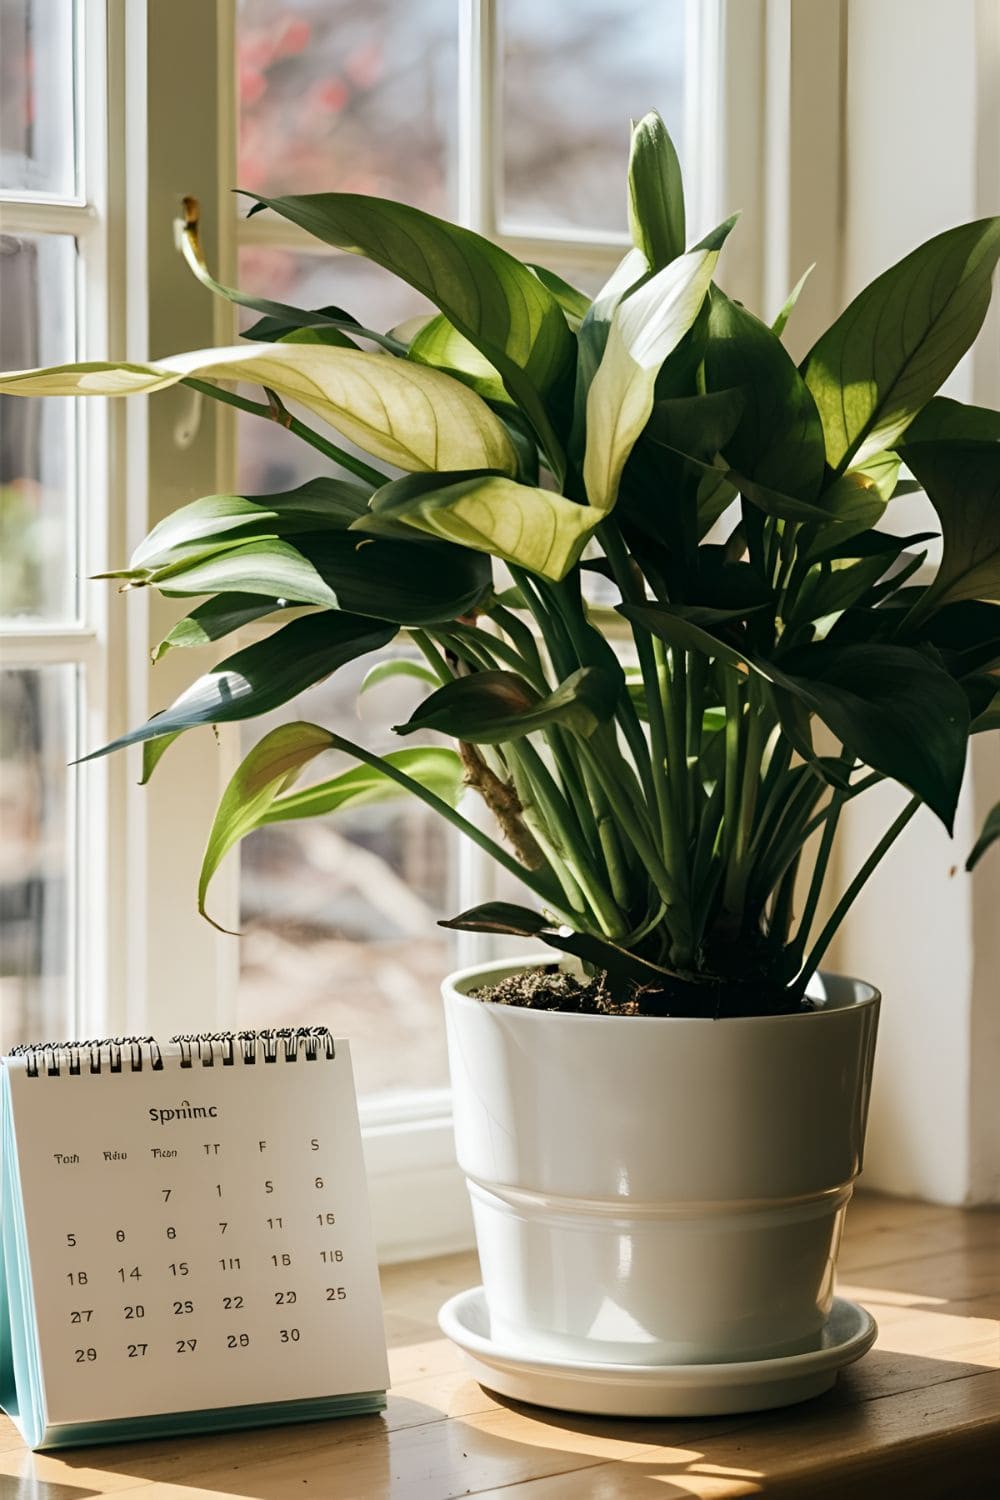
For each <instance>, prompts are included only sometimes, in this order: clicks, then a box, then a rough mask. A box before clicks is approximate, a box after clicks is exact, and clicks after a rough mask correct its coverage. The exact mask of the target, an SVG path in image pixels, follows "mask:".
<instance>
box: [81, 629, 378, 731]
mask: <svg viewBox="0 0 1000 1500" xmlns="http://www.w3.org/2000/svg"><path fill="white" fill-rule="evenodd" d="M395 634H396V629H395V626H393V625H387V624H385V623H383V622H382V621H380V620H372V619H366V618H364V617H362V616H359V615H349V614H342V613H340V612H339V611H336V610H324V611H323V612H322V613H321V614H315V615H307V616H305V617H304V618H302V619H300V620H292V621H291V623H290V624H288V625H285V626H283V627H282V629H281V630H276V631H275V633H274V634H273V635H271V636H268V637H267V639H266V640H263V641H256V642H254V644H253V645H252V646H247V647H245V648H244V649H243V650H242V651H237V652H236V654H235V656H230V657H227V658H226V660H225V661H223V662H220V663H219V665H218V666H217V667H215V668H213V670H212V671H211V672H207V673H206V674H205V675H204V677H199V678H198V680H197V682H194V683H192V684H191V686H190V687H189V688H187V689H186V690H185V691H184V692H183V693H182V694H181V695H180V697H179V698H178V699H177V700H176V701H175V702H174V703H172V704H171V706H170V707H169V708H168V709H166V710H164V712H163V713H159V714H156V715H155V716H154V717H153V718H151V719H149V720H148V721H147V722H146V723H145V724H140V725H139V726H138V728H136V729H132V730H130V731H129V732H128V734H123V735H121V736H119V738H118V739H116V740H112V741H111V743H110V744H108V745H103V746H102V747H101V748H100V749H99V750H92V751H91V753H90V754H89V755H85V756H83V757H82V758H83V759H84V760H95V759H96V758H97V757H98V756H101V755H108V754H110V752H111V751H112V750H121V749H123V748H124V747H125V746H126V745H136V744H141V743H142V742H143V741H145V740H154V739H159V738H160V737H161V736H162V735H165V734H173V733H174V732H175V731H179V730H184V729H192V728H194V727H195V726H196V725H198V724H228V723H232V722H233V721H235V720H239V719H253V718H256V717H258V716H259V715H260V714H266V713H270V712H271V710H272V709H274V708H280V706H281V705H282V704H283V703H287V702H288V700H289V699H290V698H294V697H295V696H296V694H297V693H301V692H304V691H305V689H306V688H307V687H312V685H313V683H314V682H319V681H321V679H322V678H324V677H328V676H329V675H330V673H331V672H335V671H336V670H337V668H338V667H341V666H343V665H344V663H345V662H348V661H353V660H354V658H355V657H357V656H364V655H365V654H366V653H367V652H369V651H379V650H381V649H382V648H383V647H384V646H387V645H388V644H389V642H390V641H391V640H392V638H393V636H394V635H395Z"/></svg>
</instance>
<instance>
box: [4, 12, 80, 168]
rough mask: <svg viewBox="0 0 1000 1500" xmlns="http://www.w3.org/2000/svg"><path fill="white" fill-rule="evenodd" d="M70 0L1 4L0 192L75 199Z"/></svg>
mask: <svg viewBox="0 0 1000 1500" xmlns="http://www.w3.org/2000/svg"><path fill="white" fill-rule="evenodd" d="M75 26H76V6H75V5H74V4H73V3H72V0H0V189H3V190H6V191H10V192H16V193H30V194H36V193H48V194H53V195H55V196H56V197H60V198H72V197H75V195H76V192H77V175H76V129H75V118H74V117H75V78H74V67H73V52H74V31H75Z"/></svg>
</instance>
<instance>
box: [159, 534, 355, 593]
mask: <svg viewBox="0 0 1000 1500" xmlns="http://www.w3.org/2000/svg"><path fill="white" fill-rule="evenodd" d="M146 581H147V582H148V583H149V584H151V585H152V586H153V587H155V588H158V589H159V590H160V592H161V593H162V594H164V595H165V596H166V597H167V598H176V597H183V596H184V595H190V594H224V593H230V594H237V593H238V594H263V595H266V597H267V598H269V599H273V600H281V601H285V602H287V603H289V604H319V605H321V606H323V607H324V608H326V609H337V608H338V607H339V606H338V599H337V595H336V594H335V593H334V592H333V590H332V589H331V588H330V585H329V584H328V583H326V582H325V581H324V579H323V578H322V577H321V575H320V574H319V573H318V572H317V570H316V568H315V567H314V566H313V564H312V563H311V562H310V561H309V559H308V558H307V557H306V556H304V555H303V553H302V552H301V551H299V549H298V548H297V547H293V546H292V544H291V543H290V542H282V541H278V540H277V538H266V537H265V538H262V539H261V540H258V541H251V542H245V543H244V544H243V546H239V547H233V546H225V547H223V549H222V550H221V551H220V552H215V553H211V554H208V555H204V554H202V555H201V556H199V557H198V558H197V559H196V560H195V561H194V562H192V563H189V564H174V566H173V567H170V568H162V569H157V570H156V571H154V572H152V573H151V574H150V575H149V577H148V579H147V580H146Z"/></svg>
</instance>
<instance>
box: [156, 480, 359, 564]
mask: <svg viewBox="0 0 1000 1500" xmlns="http://www.w3.org/2000/svg"><path fill="white" fill-rule="evenodd" d="M370 493H371V491H370V490H368V489H366V488H365V487H364V486H363V485H359V484H352V483H350V482H349V481H346V480H342V479H311V480H309V482H308V483H307V484H303V485H300V486H299V487H298V489H295V490H288V491H286V492H285V493H283V494H279V495H204V496H202V498H201V499H200V500H192V501H191V503H190V504H189V505H182V506H181V507H180V508H179V509H178V510H175V511H172V512H171V514H170V515H169V516H165V517H164V519H163V520H162V521H160V522H159V523H158V524H157V525H156V526H154V527H153V529H152V531H151V532H150V533H149V535H148V536H147V537H146V539H145V541H143V542H140V543H139V546H138V547H137V548H136V549H135V551H134V552H133V554H132V561H131V568H132V569H133V570H134V569H138V568H145V569H154V568H163V567H166V566H168V565H169V564H171V563H173V562H175V561H177V560H178V559H179V558H183V557H184V556H185V555H186V552H185V549H188V548H190V547H191V546H192V545H193V544H195V543H198V544H206V543H207V544H209V547H210V550H211V544H214V543H218V542H220V541H222V540H224V539H230V540H234V541H244V540H248V539H249V538H250V537H256V536H268V537H271V536H282V537H284V536H295V535H296V534H297V533H298V532H300V531H321V530H323V529H324V528H325V527H328V526H329V527H331V528H332V529H333V530H335V531H346V530H347V528H348V526H350V524H351V522H352V521H354V520H356V519H357V517H358V516H361V515H364V514H365V513H366V511H367V509H368V497H369V495H370Z"/></svg>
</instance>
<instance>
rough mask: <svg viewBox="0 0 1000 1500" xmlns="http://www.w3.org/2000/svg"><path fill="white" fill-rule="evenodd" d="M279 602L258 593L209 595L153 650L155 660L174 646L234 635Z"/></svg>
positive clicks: (204, 642)
mask: <svg viewBox="0 0 1000 1500" xmlns="http://www.w3.org/2000/svg"><path fill="white" fill-rule="evenodd" d="M278 607H279V606H278V605H277V604H276V603H275V601H274V600H273V599H262V598H261V597H260V595H259V594H224V595H221V596H220V597H219V598H218V599H206V600H205V602H204V604H199V605H198V607H197V609H193V610H192V611H191V613H190V614H189V615H185V616H184V619H183V620H178V622H177V624H176V625H175V626H174V628H173V629H172V630H171V631H170V632H169V633H168V634H167V635H165V636H164V637H163V640H162V641H161V642H160V644H159V645H158V646H157V648H156V650H155V651H154V652H153V660H154V662H156V661H159V660H160V657H161V656H164V655H166V653H167V652H168V651H171V650H173V649H174V648H175V647H180V646H184V647H188V646H207V645H208V644H209V642H210V641H218V640H221V638H222V637H223V636H224V635H232V633H233V631H235V630H242V629H243V627H244V626H245V625H252V624H253V622H254V620H259V619H261V618H262V617H263V616H264V615H270V614H273V613H274V611H275V609H276V608H278Z"/></svg>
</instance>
